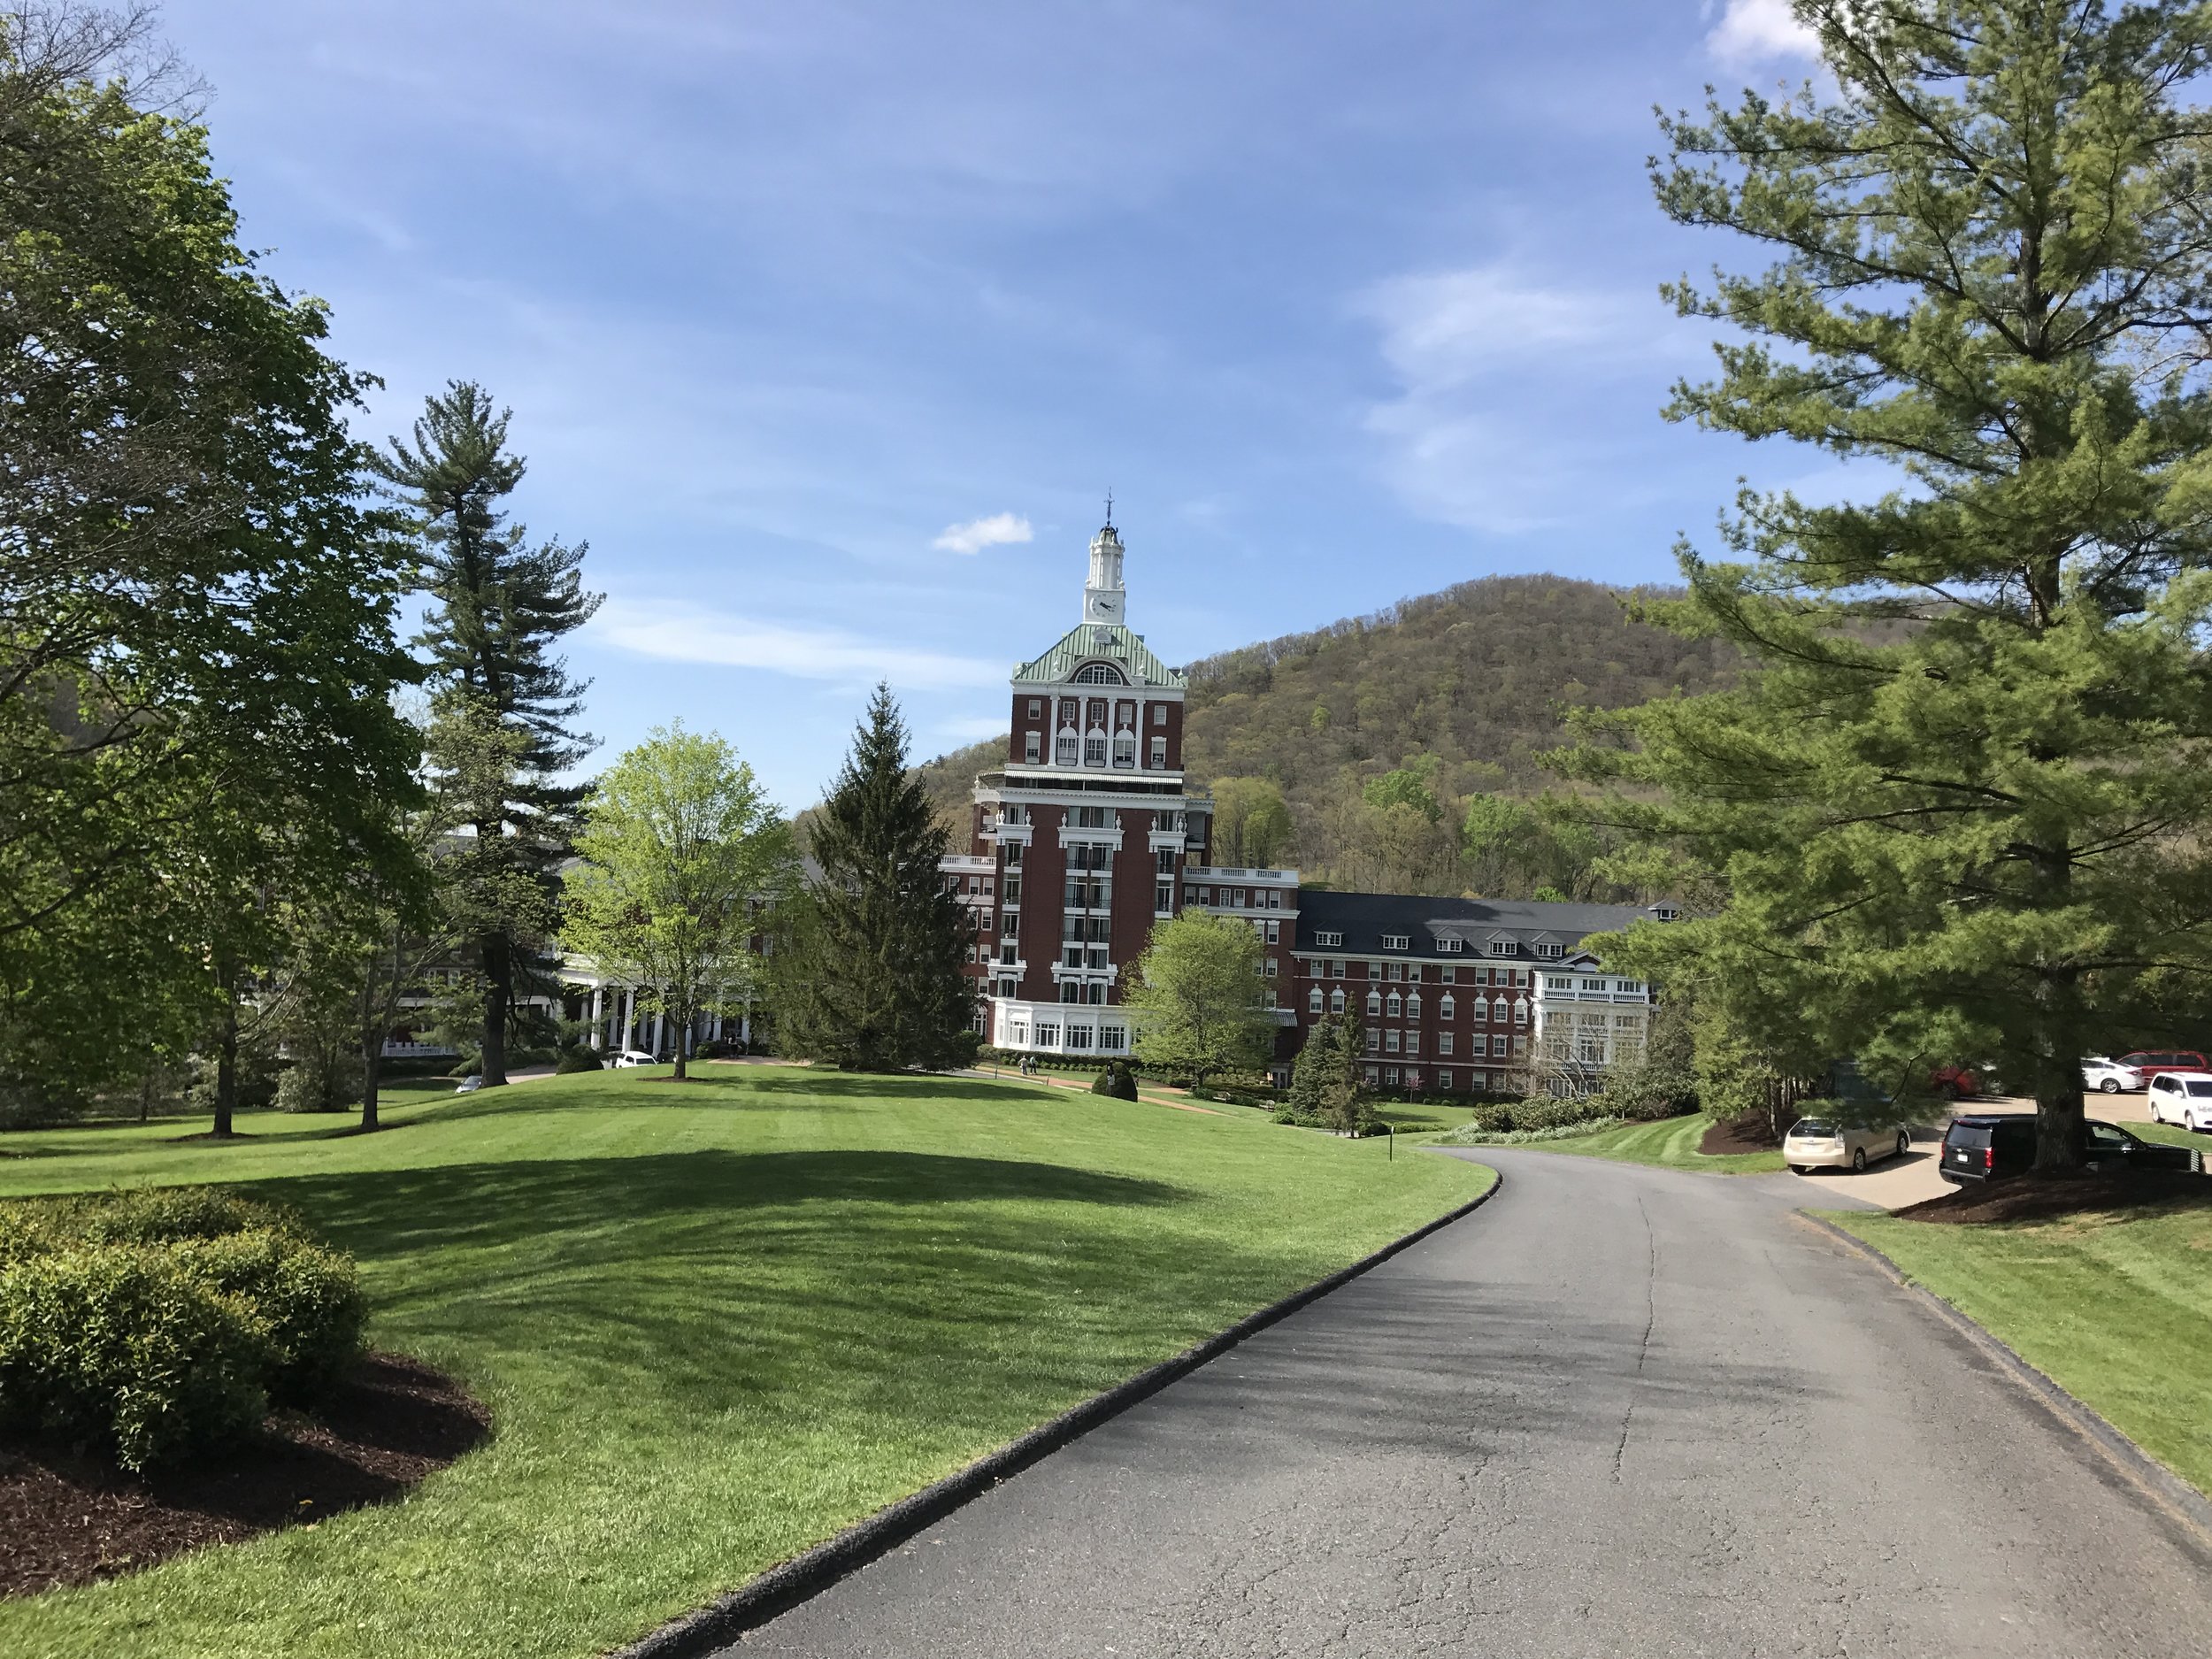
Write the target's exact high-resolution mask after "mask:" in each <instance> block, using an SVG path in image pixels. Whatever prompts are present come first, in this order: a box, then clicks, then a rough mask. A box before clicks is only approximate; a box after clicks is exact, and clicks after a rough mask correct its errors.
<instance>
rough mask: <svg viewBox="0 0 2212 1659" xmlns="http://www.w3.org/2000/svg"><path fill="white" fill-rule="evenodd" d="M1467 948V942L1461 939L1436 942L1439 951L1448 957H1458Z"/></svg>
mask: <svg viewBox="0 0 2212 1659" xmlns="http://www.w3.org/2000/svg"><path fill="white" fill-rule="evenodd" d="M1465 947H1466V941H1464V940H1460V939H1440V940H1438V941H1436V948H1437V949H1438V950H1439V951H1440V952H1441V953H1442V954H1443V955H1445V956H1457V955H1458V954H1459V953H1460V951H1461V950H1463V949H1465Z"/></svg>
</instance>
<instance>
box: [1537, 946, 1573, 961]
mask: <svg viewBox="0 0 2212 1659" xmlns="http://www.w3.org/2000/svg"><path fill="white" fill-rule="evenodd" d="M1536 954H1537V955H1538V956H1542V957H1543V958H1545V959H1546V960H1547V961H1552V962H1555V961H1557V960H1558V959H1559V958H1560V957H1562V956H1565V955H1566V954H1567V948H1566V946H1564V945H1539V946H1537V947H1536Z"/></svg>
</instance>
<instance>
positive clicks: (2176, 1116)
mask: <svg viewBox="0 0 2212 1659" xmlns="http://www.w3.org/2000/svg"><path fill="white" fill-rule="evenodd" d="M2150 1096H2151V1121H2152V1122H2153V1123H2154V1124H2175V1125H2179V1126H2180V1127H2182V1128H2184V1129H2194V1130H2200V1131H2205V1132H2208V1133H2212V1071H2161V1072H2160V1073H2159V1074H2158V1075H2157V1076H2156V1077H2154V1078H2153V1079H2151V1087H2150Z"/></svg>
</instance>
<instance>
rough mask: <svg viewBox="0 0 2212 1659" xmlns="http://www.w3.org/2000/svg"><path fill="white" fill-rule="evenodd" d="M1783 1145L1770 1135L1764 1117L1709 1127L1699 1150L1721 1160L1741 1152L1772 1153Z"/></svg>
mask: <svg viewBox="0 0 2212 1659" xmlns="http://www.w3.org/2000/svg"><path fill="white" fill-rule="evenodd" d="M1781 1144H1782V1143H1781V1142H1780V1141H1777V1140H1775V1139H1773V1137H1772V1136H1771V1135H1770V1134H1769V1133H1768V1132H1767V1120H1766V1119H1765V1118H1763V1117H1758V1118H1738V1119H1737V1120H1736V1121H1735V1122H1734V1123H1713V1124H1709V1125H1706V1129H1705V1134H1704V1137H1703V1138H1702V1139H1701V1140H1700V1141H1698V1143H1697V1149H1698V1150H1699V1151H1700V1152H1701V1153H1703V1154H1704V1155H1705V1156H1707V1157H1709V1158H1719V1157H1727V1156H1732V1155H1733V1154H1735V1153H1739V1152H1771V1151H1773V1150H1774V1149H1775V1148H1778V1147H1779V1146H1780V1145H1781Z"/></svg>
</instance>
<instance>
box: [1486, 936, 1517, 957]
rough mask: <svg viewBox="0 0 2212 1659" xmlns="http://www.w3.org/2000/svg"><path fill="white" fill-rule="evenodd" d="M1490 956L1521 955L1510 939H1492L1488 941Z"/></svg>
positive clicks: (1515, 944)
mask: <svg viewBox="0 0 2212 1659" xmlns="http://www.w3.org/2000/svg"><path fill="white" fill-rule="evenodd" d="M1490 954H1491V955H1492V956H1519V955H1520V954H1521V948H1520V946H1519V945H1517V943H1515V942H1514V941H1512V940H1510V939H1494V940H1492V941H1490Z"/></svg>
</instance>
